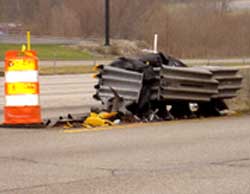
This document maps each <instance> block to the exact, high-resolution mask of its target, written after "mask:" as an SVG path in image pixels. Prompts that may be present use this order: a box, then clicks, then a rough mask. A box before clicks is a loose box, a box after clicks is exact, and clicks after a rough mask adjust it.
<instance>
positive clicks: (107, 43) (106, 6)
mask: <svg viewBox="0 0 250 194" xmlns="http://www.w3.org/2000/svg"><path fill="white" fill-rule="evenodd" d="M109 23H110V14H109V0H105V44H104V46H109V45H110V40H109V38H110V34H109V33H110V31H109V27H110V25H109Z"/></svg>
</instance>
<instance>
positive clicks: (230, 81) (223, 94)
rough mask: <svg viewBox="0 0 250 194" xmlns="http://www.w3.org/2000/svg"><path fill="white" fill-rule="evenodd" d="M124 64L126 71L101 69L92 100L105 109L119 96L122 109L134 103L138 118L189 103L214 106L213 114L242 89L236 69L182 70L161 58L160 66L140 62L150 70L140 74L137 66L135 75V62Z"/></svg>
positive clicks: (193, 68) (115, 68)
mask: <svg viewBox="0 0 250 194" xmlns="http://www.w3.org/2000/svg"><path fill="white" fill-rule="evenodd" d="M123 60H124V59H123ZM124 61H125V62H126V63H127V64H126V66H127V67H129V70H128V69H126V70H125V66H124V67H122V65H121V66H119V65H118V66H116V67H113V66H101V67H102V68H100V73H99V75H98V77H99V83H98V85H97V86H96V89H97V92H96V95H95V97H96V98H97V99H99V100H101V101H102V102H103V104H104V105H105V106H106V107H107V106H110V103H109V102H110V99H113V98H115V97H117V96H118V97H119V98H122V99H123V100H124V102H125V103H124V104H125V106H123V107H125V108H126V107H127V105H129V104H132V103H133V104H134V105H135V109H134V110H136V111H135V112H136V113H135V114H138V113H139V115H141V113H142V112H143V113H145V114H147V113H146V112H157V110H160V109H161V111H162V110H163V109H165V106H166V105H173V106H174V107H175V110H176V106H177V107H178V106H187V105H188V104H189V103H197V104H198V105H200V107H201V109H202V111H206V109H207V107H211V106H213V107H212V109H211V110H212V111H211V112H216V111H217V107H216V106H217V105H221V104H223V103H220V102H222V101H223V100H224V99H227V98H234V97H236V96H237V91H238V90H239V89H240V88H241V82H242V77H241V76H240V75H239V74H238V70H237V69H235V68H225V67H185V66H183V64H180V63H178V64H177V65H178V66H177V65H176V66H175V64H176V63H174V62H175V60H173V61H174V62H173V61H172V58H169V59H164V64H163V63H162V64H160V65H159V64H157V65H155V64H156V63H155V62H152V63H150V61H149V62H148V61H147V63H146V62H145V61H141V62H143V63H144V64H147V65H148V66H145V69H146V68H147V67H149V66H151V67H152V68H151V70H150V68H147V71H143V70H142V68H144V67H143V66H142V64H140V63H138V64H139V65H140V71H139V72H138V69H137V70H135V71H133V69H131V67H133V65H134V66H136V62H135V63H133V61H135V60H124ZM176 61H177V60H176ZM120 62H121V61H120ZM158 62H159V61H158ZM158 62H157V63H158ZM177 62H178V61H177ZM130 63H132V65H129V64H130ZM173 64H174V65H173ZM111 65H112V64H111ZM123 68H124V69H123ZM150 71H151V72H150ZM152 75H154V76H153V78H152ZM148 77H151V78H150V79H148ZM148 95H149V96H148ZM204 107H205V108H204ZM225 107H226V106H225ZM177 109H178V108H177ZM179 110H181V108H180V109H179ZM159 112H160V111H159Z"/></svg>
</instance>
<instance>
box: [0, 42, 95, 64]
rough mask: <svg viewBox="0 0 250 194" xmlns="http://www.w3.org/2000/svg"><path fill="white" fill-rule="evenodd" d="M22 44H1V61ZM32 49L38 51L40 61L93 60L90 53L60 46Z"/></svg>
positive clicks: (39, 45)
mask: <svg viewBox="0 0 250 194" xmlns="http://www.w3.org/2000/svg"><path fill="white" fill-rule="evenodd" d="M20 49H21V45H20V44H0V60H4V57H5V53H6V51H8V50H20ZM32 49H33V50H35V51H37V53H38V57H39V59H40V60H53V59H57V60H91V59H92V56H91V54H90V53H88V52H85V51H81V50H79V49H76V48H71V47H68V46H64V45H59V44H35V45H32Z"/></svg>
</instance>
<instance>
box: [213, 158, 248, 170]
mask: <svg viewBox="0 0 250 194" xmlns="http://www.w3.org/2000/svg"><path fill="white" fill-rule="evenodd" d="M246 162H247V164H246ZM210 164H211V165H218V166H229V167H241V168H248V167H250V158H240V159H233V160H225V161H220V162H211V163H210Z"/></svg>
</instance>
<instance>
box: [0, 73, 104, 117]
mask: <svg viewBox="0 0 250 194" xmlns="http://www.w3.org/2000/svg"><path fill="white" fill-rule="evenodd" d="M95 83H96V79H93V78H92V77H91V74H85V75H82V74H77V75H54V76H40V89H41V95H40V104H41V107H42V114H43V118H44V119H45V118H55V117H57V118H58V117H59V116H66V115H67V114H68V113H73V114H79V113H85V112H89V110H90V107H91V106H93V105H99V103H98V102H97V101H95V100H94V99H93V98H92V96H93V94H94V93H95V90H94V85H95ZM3 107H4V78H3V77H1V78H0V120H2V117H3Z"/></svg>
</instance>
